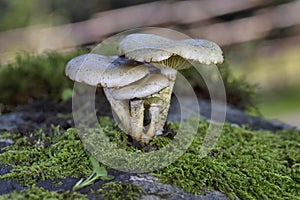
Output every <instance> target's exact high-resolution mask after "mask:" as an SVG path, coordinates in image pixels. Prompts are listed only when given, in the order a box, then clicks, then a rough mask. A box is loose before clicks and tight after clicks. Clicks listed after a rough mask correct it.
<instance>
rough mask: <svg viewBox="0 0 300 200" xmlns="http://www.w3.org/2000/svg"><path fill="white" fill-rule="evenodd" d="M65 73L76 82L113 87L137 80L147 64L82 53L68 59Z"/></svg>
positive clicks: (141, 76)
mask: <svg viewBox="0 0 300 200" xmlns="http://www.w3.org/2000/svg"><path fill="white" fill-rule="evenodd" d="M65 73H66V75H67V76H68V77H69V78H70V79H71V80H73V81H76V82H81V83H86V84H88V85H91V86H101V87H113V88H115V87H123V86H125V85H128V84H130V83H133V82H135V81H138V80H140V79H141V78H143V77H145V76H146V75H147V74H149V71H148V68H147V66H145V65H142V64H141V63H138V62H135V61H132V60H128V59H126V58H122V57H118V56H102V55H98V54H84V55H81V56H78V57H75V58H73V59H72V60H70V61H69V62H68V64H67V66H66V69H65Z"/></svg>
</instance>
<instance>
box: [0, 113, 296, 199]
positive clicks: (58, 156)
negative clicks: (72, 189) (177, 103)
mask: <svg viewBox="0 0 300 200" xmlns="http://www.w3.org/2000/svg"><path fill="white" fill-rule="evenodd" d="M171 125H172V127H173V128H175V129H176V127H178V124H176V123H175V124H171ZM101 127H102V129H103V131H106V132H107V133H108V135H111V136H112V137H111V138H112V141H115V142H117V144H118V145H119V146H120V147H122V146H123V148H128V146H126V145H125V144H124V138H126V136H124V135H123V133H120V132H118V131H116V130H115V129H114V125H113V124H112V123H111V122H109V121H108V120H107V119H105V120H103V121H102V126H101ZM207 128H208V124H207V123H206V122H204V121H202V120H201V123H200V127H199V130H198V134H197V136H196V138H195V139H194V141H193V143H192V145H191V146H190V147H189V148H188V150H187V151H186V153H184V154H183V155H182V156H181V157H180V158H179V159H178V160H177V161H176V162H174V163H173V164H171V165H169V166H168V167H166V168H163V169H161V170H157V171H154V172H153V173H152V174H153V175H154V176H157V177H159V179H160V181H162V182H164V183H169V184H172V185H175V186H177V187H179V188H182V189H184V190H185V191H188V192H191V193H196V194H199V193H202V192H203V191H205V190H208V189H215V190H219V191H221V192H223V193H225V194H227V195H228V196H229V197H230V198H231V199H235V198H236V197H239V198H241V199H299V196H300V156H299V149H300V132H299V131H296V130H289V131H278V132H275V133H272V132H269V131H252V130H250V129H248V128H246V127H232V126H230V125H229V124H225V126H224V129H223V132H222V134H221V136H220V138H219V141H218V144H217V146H216V147H215V148H214V149H213V150H212V152H211V153H210V154H209V155H208V156H206V157H204V158H199V150H200V147H201V144H202V139H203V137H204V135H205V132H206V130H207ZM52 129H53V132H52V133H51V134H49V133H44V132H43V130H40V131H38V132H35V133H32V138H31V137H30V136H29V137H28V136H26V137H24V136H23V137H21V136H20V135H17V134H16V135H14V136H13V137H11V136H12V134H4V136H5V137H6V138H7V137H10V138H13V140H14V141H15V144H14V145H12V146H10V147H7V148H6V151H5V152H4V153H2V154H0V160H1V163H3V164H10V165H12V167H13V169H12V171H11V173H9V174H6V175H4V176H2V177H1V178H9V179H15V180H18V181H19V182H20V183H23V184H25V185H28V186H32V185H34V184H35V183H36V181H38V180H42V179H53V178H64V177H66V176H72V177H78V176H86V175H87V174H89V173H90V172H91V165H90V162H89V160H88V153H87V151H86V150H85V149H84V147H83V145H82V143H81V142H80V139H79V137H78V132H77V130H76V129H69V130H67V131H59V130H58V128H55V127H53V128H52ZM156 140H157V141H160V142H159V144H158V146H160V147H162V146H164V145H165V144H167V143H168V142H166V141H165V139H163V140H162V139H159V137H158V138H157V139H156ZM154 142H155V141H154ZM129 151H134V150H133V149H132V148H130V149H129ZM111 184H113V183H111ZM108 186H109V187H110V186H115V185H114V184H113V185H108ZM108 186H107V187H108ZM124 187H125V186H124ZM126 187H127V186H126ZM130 187H133V186H130ZM105 188H106V187H104V188H102V190H101V191H110V189H107V188H106V189H105ZM113 188H114V187H113ZM116 188H117V189H120V188H123V185H121V186H120V185H119V186H118V187H116ZM134 191H135V190H134ZM140 192H141V191H139V193H140ZM113 193H114V192H113ZM108 194H110V192H109V193H107V195H108Z"/></svg>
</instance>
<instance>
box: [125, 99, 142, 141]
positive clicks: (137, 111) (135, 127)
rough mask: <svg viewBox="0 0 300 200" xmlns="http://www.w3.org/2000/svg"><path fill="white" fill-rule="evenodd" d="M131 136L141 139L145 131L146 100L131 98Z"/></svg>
mask: <svg viewBox="0 0 300 200" xmlns="http://www.w3.org/2000/svg"><path fill="white" fill-rule="evenodd" d="M129 102H130V114H131V118H130V120H131V136H132V138H134V139H135V140H137V141H140V140H141V137H142V135H143V131H144V110H145V108H144V100H130V101H129Z"/></svg>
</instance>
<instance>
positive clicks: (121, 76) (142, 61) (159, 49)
mask: <svg viewBox="0 0 300 200" xmlns="http://www.w3.org/2000/svg"><path fill="white" fill-rule="evenodd" d="M118 48H119V56H102V55H98V54H85V55H81V56H78V57H76V58H73V59H72V60H71V61H69V62H68V64H67V66H66V71H65V72H66V75H67V76H68V77H69V78H70V79H72V80H74V81H76V82H82V83H86V84H88V85H92V86H98V87H102V88H103V90H104V93H105V95H106V97H107V99H108V101H109V102H110V104H111V107H112V110H113V112H114V114H115V116H117V118H118V120H119V122H120V125H121V128H122V129H124V130H125V131H126V132H127V133H129V134H130V135H131V136H132V138H133V139H135V140H137V141H140V142H141V143H144V144H146V143H149V141H150V140H152V139H153V138H154V136H155V135H159V134H161V133H162V131H163V127H164V124H165V122H166V119H167V115H168V111H169V107H170V100H171V94H172V90H173V86H174V83H175V80H176V73H177V70H181V69H187V68H189V67H191V66H192V65H191V63H190V61H196V62H199V63H203V64H217V63H222V62H223V56H222V50H221V49H220V47H219V46H218V45H217V44H215V43H213V42H210V41H207V40H202V39H187V40H171V39H167V38H164V37H161V36H158V35H153V34H130V35H128V36H126V37H125V38H124V39H123V40H122V41H121V42H120V43H119V47H118Z"/></svg>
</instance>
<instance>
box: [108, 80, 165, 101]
mask: <svg viewBox="0 0 300 200" xmlns="http://www.w3.org/2000/svg"><path fill="white" fill-rule="evenodd" d="M168 86H169V80H168V79H167V78H166V77H165V76H164V75H161V74H149V75H148V76H146V77H145V78H143V79H141V80H139V81H137V82H135V83H132V84H130V85H127V86H125V87H122V88H118V89H113V90H114V91H113V93H112V95H113V97H114V98H115V99H118V100H125V99H134V98H145V97H149V96H150V95H151V94H154V93H157V92H159V91H161V90H162V89H164V88H166V87H168Z"/></svg>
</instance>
